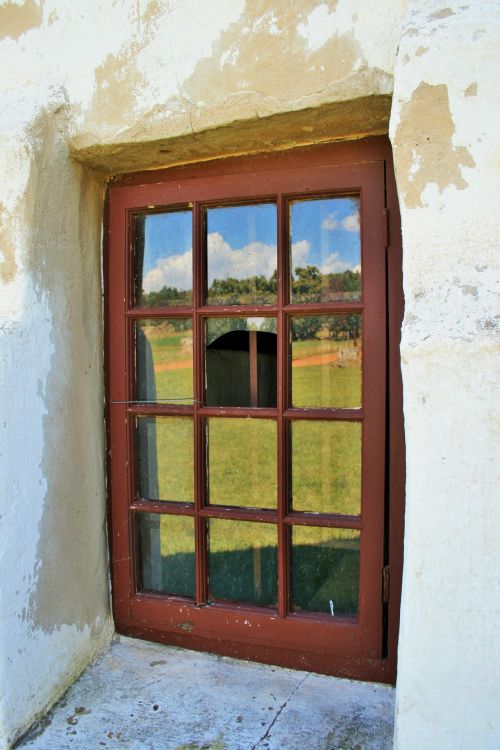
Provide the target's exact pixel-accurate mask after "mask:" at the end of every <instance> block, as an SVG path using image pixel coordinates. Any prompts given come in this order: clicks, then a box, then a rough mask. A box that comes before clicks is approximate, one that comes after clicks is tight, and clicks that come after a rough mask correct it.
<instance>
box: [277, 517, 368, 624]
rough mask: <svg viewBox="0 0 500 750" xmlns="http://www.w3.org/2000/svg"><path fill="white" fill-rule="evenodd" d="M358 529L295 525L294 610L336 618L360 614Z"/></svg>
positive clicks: (293, 550)
mask: <svg viewBox="0 0 500 750" xmlns="http://www.w3.org/2000/svg"><path fill="white" fill-rule="evenodd" d="M359 540H360V534H359V531H354V530H353V529H328V528H320V527H316V526H294V527H293V530H292V609H293V610H294V611H295V612H300V611H305V612H323V613H325V614H329V615H331V616H333V617H337V616H339V615H344V616H346V615H350V616H355V615H357V614H358V600H359Z"/></svg>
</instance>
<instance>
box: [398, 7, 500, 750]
mask: <svg viewBox="0 0 500 750" xmlns="http://www.w3.org/2000/svg"><path fill="white" fill-rule="evenodd" d="M499 32H500V7H499V5H498V3H497V2H476V3H469V4H466V3H463V2H462V3H460V2H448V3H443V4H442V5H436V3H434V2H419V3H417V2H415V3H412V4H411V10H410V13H409V16H408V20H407V21H406V23H405V26H404V29H403V34H402V38H401V42H400V47H399V54H398V58H397V63H396V70H395V90H394V103H393V112H392V117H391V138H392V142H393V147H394V157H395V166H396V178H397V183H398V191H399V199H400V205H401V213H402V226H403V246H404V267H403V272H404V291H405V309H406V314H405V320H404V325H403V340H402V367H403V381H404V412H405V429H406V446H407V488H406V536H405V562H404V580H403V600H402V612H401V615H402V620H401V628H400V640H399V667H398V683H397V709H396V747H397V748H400V749H403V748H404V750H420V749H421V748H427V747H436V748H439V749H440V750H458V749H459V748H464V749H465V748H472V747H474V748H481V749H482V750H486V749H488V750H493V748H497V747H499V745H500V728H499V719H498V674H499V673H500V654H499V638H498V623H499V621H500V617H499V615H500V611H499V596H498V572H499V570H500V545H499V544H498V528H499V526H500V507H499V503H498V497H499V494H498V488H499V486H500V482H499V480H500V473H499V469H498V447H499V442H500V440H499V439H500V431H499V421H498V383H499V381H500V377H499V376H500V365H499V356H498V354H499V343H500V342H499V338H500V314H499V313H500V305H499V294H498V293H499V279H500V276H499V273H498V271H499V246H500V242H499V240H500V222H499V216H498V209H497V208H496V207H497V206H498V204H499V199H500V150H499V142H498V118H499V114H500V95H499V88H498V48H499Z"/></svg>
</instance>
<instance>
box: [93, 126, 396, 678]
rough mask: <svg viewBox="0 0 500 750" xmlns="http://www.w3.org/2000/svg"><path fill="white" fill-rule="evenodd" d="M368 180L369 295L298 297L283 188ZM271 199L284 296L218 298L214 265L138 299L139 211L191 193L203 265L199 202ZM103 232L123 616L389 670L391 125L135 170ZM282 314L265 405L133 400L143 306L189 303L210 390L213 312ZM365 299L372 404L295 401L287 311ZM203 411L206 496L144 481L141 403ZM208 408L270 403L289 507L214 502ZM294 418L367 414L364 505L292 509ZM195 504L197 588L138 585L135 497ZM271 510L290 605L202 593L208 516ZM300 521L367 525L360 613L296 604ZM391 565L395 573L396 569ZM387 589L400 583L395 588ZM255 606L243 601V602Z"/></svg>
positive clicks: (199, 384) (251, 516) (293, 660)
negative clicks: (292, 579)
mask: <svg viewBox="0 0 500 750" xmlns="http://www.w3.org/2000/svg"><path fill="white" fill-rule="evenodd" d="M353 193H355V194H358V195H359V196H360V202H361V227H362V266H363V274H362V278H363V295H362V300H361V301H359V302H330V303H321V304H320V303H301V304H290V302H289V301H288V299H289V298H288V292H289V289H288V285H289V282H288V279H289V273H288V256H287V252H285V249H286V247H287V235H288V224H287V221H288V219H287V214H288V212H287V210H286V207H287V203H288V201H289V200H291V199H296V198H304V197H318V196H325V195H327V196H335V195H336V194H338V195H349V194H353ZM269 199H276V201H277V206H278V280H279V284H278V300H277V304H276V305H266V306H261V305H244V306H235V305H231V306H225V305H218V306H208V305H206V304H205V302H204V296H203V295H204V289H203V274H200V273H197V274H196V275H195V277H194V289H193V306H192V307H191V306H190V307H186V308H184V307H183V308H170V307H168V308H155V309H152V308H147V307H144V308H138V307H134V293H133V292H134V290H133V267H132V264H133V252H134V236H133V234H134V233H133V217H134V214H136V213H139V212H144V211H155V210H160V209H165V208H167V207H168V208H169V209H170V208H185V207H186V206H188V205H189V206H191V205H192V206H193V256H194V265H195V267H196V268H197V269H202V268H203V264H204V258H203V252H202V241H201V237H202V231H203V226H202V224H203V221H202V210H203V208H204V207H209V206H214V205H221V204H224V205H228V204H231V203H235V204H237V203H240V204H241V203H242V202H244V203H249V202H252V201H260V200H266V201H267V200H269ZM106 226H107V229H108V232H107V236H106V247H105V279H106V353H107V426H108V467H109V488H110V514H109V528H110V548H111V564H112V582H113V611H114V617H115V624H116V628H117V630H118V632H120V633H124V634H127V635H132V636H137V637H143V638H147V639H151V640H157V641H161V642H165V643H170V644H173V645H177V646H186V647H189V648H195V649H201V650H207V651H213V652H217V653H221V654H225V655H230V656H237V657H240V658H249V659H254V660H256V661H261V662H269V663H273V664H279V665H285V666H290V667H296V668H302V669H308V670H313V671H317V672H323V673H327V674H336V675H342V676H348V677H352V678H357V679H368V680H378V681H385V682H393V681H394V680H395V671H396V644H397V632H398V619H399V592H400V577H401V565H402V518H403V481H404V462H403V456H404V436H403V424H402V399H401V379H400V367H399V353H398V346H399V330H400V323H401V319H402V312H403V298H402V285H401V246H400V231H399V215H398V207H397V197H396V189H395V183H394V178H393V172H392V161H391V152H390V146H389V144H388V141H387V140H386V139H385V138H377V139H368V140H364V141H359V142H353V143H343V144H330V145H323V146H316V147H311V148H308V149H300V150H299V149H297V150H292V151H290V152H286V153H277V154H272V155H265V156H254V157H245V158H237V159H236V158H235V159H227V160H224V161H220V162H211V163H208V164H203V165H196V166H188V167H177V168H171V169H169V170H164V171H160V172H148V173H143V174H140V175H131V176H128V177H125V178H121V179H119V180H117V181H115V182H114V183H112V184H111V185H110V187H109V190H108V210H107V224H106ZM263 312H264V313H265V314H267V315H275V316H276V317H277V321H278V383H280V384H281V385H280V387H279V389H278V404H277V408H276V409H269V408H257V407H248V408H241V407H237V408H232V409H231V408H226V407H207V406H203V404H199V403H197V402H196V401H195V402H194V403H193V405H192V406H180V405H165V404H157V405H156V404H155V405H147V404H138V403H137V402H134V400H133V399H134V393H133V381H134V345H133V341H134V337H133V325H134V322H135V320H140V319H151V318H155V317H169V318H171V317H176V316H178V317H186V316H189V317H191V316H192V317H193V343H194V352H195V354H194V380H195V399H197V400H198V401H202V398H201V395H202V392H203V383H204V371H203V367H204V364H203V357H202V356H201V351H202V336H203V331H202V325H203V323H202V321H203V318H204V316H206V315H208V314H210V316H223V317H228V316H231V315H242V314H244V315H252V314H253V315H255V314H258V315H262V314H263ZM334 312H336V313H339V312H340V313H341V312H360V313H361V315H362V317H363V361H364V365H363V407H362V409H361V410H358V409H310V408H291V407H290V406H289V404H290V401H289V398H288V391H289V378H288V365H287V346H288V343H287V342H288V335H287V330H288V328H287V326H288V318H289V316H291V315H292V314H295V315H296V314H297V313H334ZM188 414H189V415H192V416H193V419H194V435H195V451H194V455H195V498H196V501H195V508H194V510H191V509H188V508H183V507H181V506H180V504H179V503H176V504H172V506H173V507H170V506H169V505H168V504H166V503H164V502H157V503H152V502H143V501H137V500H136V499H135V497H134V486H135V485H134V461H133V460H132V459H131V454H132V439H133V435H132V427H133V422H134V419H135V417H136V416H137V415H150V416H153V415H154V416H161V415H188ZM209 416H214V417H215V416H216V417H221V418H224V417H231V416H233V417H235V416H237V417H240V416H253V417H257V418H264V417H266V418H270V417H272V418H274V419H277V422H278V474H279V477H280V483H279V487H280V489H279V497H278V507H277V510H276V512H274V511H262V510H261V511H258V510H251V511H247V510H243V509H239V508H220V507H217V506H207V505H206V503H205V502H204V497H203V493H204V486H203V470H204V469H203V467H204V461H205V457H204V436H203V424H204V420H205V419H207V418H208V417H209ZM293 419H325V420H346V421H350V420H355V421H361V422H362V424H363V463H362V487H363V490H362V509H361V516H360V517H358V518H356V517H341V516H338V515H337V516H334V514H330V515H326V514H325V516H324V517H322V518H320V519H318V516H317V514H313V513H297V512H293V511H291V510H289V508H288V489H287V481H288V477H287V465H288V464H287V457H286V454H287V444H286V435H287V430H288V424H289V422H290V421H291V420H293ZM143 511H146V512H153V513H154V512H162V513H175V514H182V513H184V514H186V515H193V516H194V517H195V544H196V550H197V553H196V560H197V562H196V569H197V585H196V602H194V603H193V602H189V601H186V600H181V599H180V598H178V597H167V596H163V595H158V594H152V593H149V592H143V591H140V590H138V587H137V564H136V561H135V555H134V529H133V526H134V524H133V517H134V513H139V512H143ZM209 517H210V518H233V519H244V520H252V521H256V522H266V521H267V522H269V521H273V522H274V523H276V524H277V527H278V538H279V558H278V577H279V592H280V594H279V605H278V612H277V614H276V613H269V612H266V611H265V610H264V611H263V610H262V609H259V608H257V607H250V606H248V605H239V604H234V603H218V604H217V605H216V606H200V604H201V605H202V604H203V603H204V602H206V598H207V585H206V582H207V572H206V552H207V550H206V523H207V520H206V519H207V518H209ZM295 524H299V525H300V524H302V525H314V526H335V527H337V528H351V529H352V528H355V529H361V536H362V547H361V561H360V602H359V617H358V619H357V620H356V621H352V620H350V619H349V618H338V619H337V618H335V620H334V621H332V620H331V619H329V618H328V617H325V616H324V615H317V614H314V613H291V612H290V611H289V604H288V603H289V585H288V573H289V569H290V568H289V559H290V557H289V555H290V549H289V544H290V542H289V537H290V533H289V530H290V528H291V527H292V526H293V525H295ZM389 573H390V582H389ZM389 591H390V596H389ZM243 615H244V616H243Z"/></svg>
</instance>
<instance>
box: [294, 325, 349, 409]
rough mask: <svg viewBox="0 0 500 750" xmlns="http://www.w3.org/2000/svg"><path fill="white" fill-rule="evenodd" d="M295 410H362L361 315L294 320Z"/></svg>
mask: <svg viewBox="0 0 500 750" xmlns="http://www.w3.org/2000/svg"><path fill="white" fill-rule="evenodd" d="M290 337H291V340H292V406H310V407H322V406H323V407H332V406H336V407H343V408H358V407H360V406H361V315H359V314H356V313H354V314H352V315H303V316H300V317H296V318H292V320H291V326H290Z"/></svg>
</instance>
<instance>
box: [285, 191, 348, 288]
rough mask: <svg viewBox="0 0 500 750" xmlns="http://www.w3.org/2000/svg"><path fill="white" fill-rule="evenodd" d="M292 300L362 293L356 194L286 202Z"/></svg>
mask: <svg viewBox="0 0 500 750" xmlns="http://www.w3.org/2000/svg"><path fill="white" fill-rule="evenodd" d="M290 255H291V258H290V270H291V283H290V290H291V292H290V294H291V301H292V302H335V301H336V300H357V299H360V298H361V241H360V231H359V198H352V197H350V198H346V197H343V198H322V199H320V200H303V201H293V202H292V203H291V204H290Z"/></svg>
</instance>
